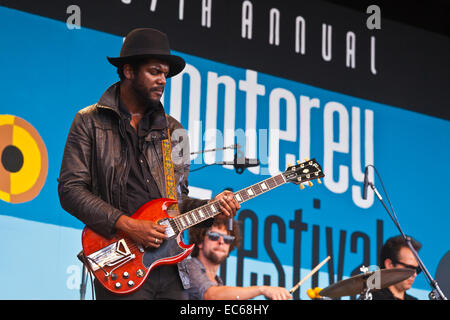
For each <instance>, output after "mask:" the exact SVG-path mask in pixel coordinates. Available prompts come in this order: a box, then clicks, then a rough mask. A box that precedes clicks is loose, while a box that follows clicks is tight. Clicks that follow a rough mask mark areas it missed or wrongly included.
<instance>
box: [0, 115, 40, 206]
mask: <svg viewBox="0 0 450 320" xmlns="http://www.w3.org/2000/svg"><path fill="white" fill-rule="evenodd" d="M47 171H48V156H47V149H46V147H45V144H44V142H43V141H42V138H41V136H40V135H39V133H38V132H37V131H36V129H35V128H34V127H33V126H32V125H31V124H29V123H28V122H27V121H25V120H23V119H22V118H19V117H16V116H12V115H0V199H1V200H3V201H6V202H10V203H22V202H27V201H30V200H32V199H34V198H35V197H36V196H37V195H38V194H39V192H40V191H41V189H42V187H43V186H44V183H45V180H46V178H47Z"/></svg>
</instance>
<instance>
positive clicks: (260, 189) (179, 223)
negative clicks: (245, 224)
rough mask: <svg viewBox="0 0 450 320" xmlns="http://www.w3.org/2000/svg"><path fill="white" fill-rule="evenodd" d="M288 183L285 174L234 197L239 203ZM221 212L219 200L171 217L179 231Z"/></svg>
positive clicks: (242, 191) (235, 194) (262, 182)
mask: <svg viewBox="0 0 450 320" xmlns="http://www.w3.org/2000/svg"><path fill="white" fill-rule="evenodd" d="M284 183H286V179H285V178H284V176H283V174H279V175H277V176H274V177H271V178H268V179H266V180H263V181H261V182H259V183H256V184H254V185H252V186H250V187H247V188H245V189H242V190H240V191H238V192H235V193H234V199H235V200H236V201H237V202H238V203H239V204H241V203H243V202H245V201H247V200H250V199H252V198H255V197H257V196H259V195H260V194H263V193H265V192H267V191H270V190H272V189H274V188H276V187H278V186H281V185H282V184H284ZM220 212H221V209H220V204H219V201H218V200H216V201H212V202H209V203H208V204H205V205H203V206H201V207H199V208H196V209H194V210H191V211H188V212H186V213H183V214H181V215H179V216H176V217H175V218H173V219H171V220H172V221H173V223H174V224H175V226H176V228H177V229H178V231H179V232H181V231H183V230H186V229H188V228H190V227H192V226H194V225H196V224H198V223H200V222H203V221H205V220H207V219H209V218H212V217H214V216H216V215H218V214H219V213H220Z"/></svg>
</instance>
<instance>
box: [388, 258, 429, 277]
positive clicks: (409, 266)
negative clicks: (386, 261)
mask: <svg viewBox="0 0 450 320" xmlns="http://www.w3.org/2000/svg"><path fill="white" fill-rule="evenodd" d="M392 262H393V263H394V264H400V265H402V266H404V267H405V268H408V269H413V270H415V271H416V274H419V273H421V272H422V269H421V268H420V266H417V267H416V266H412V265H410V264H406V263H403V262H400V261H394V260H393V261H392Z"/></svg>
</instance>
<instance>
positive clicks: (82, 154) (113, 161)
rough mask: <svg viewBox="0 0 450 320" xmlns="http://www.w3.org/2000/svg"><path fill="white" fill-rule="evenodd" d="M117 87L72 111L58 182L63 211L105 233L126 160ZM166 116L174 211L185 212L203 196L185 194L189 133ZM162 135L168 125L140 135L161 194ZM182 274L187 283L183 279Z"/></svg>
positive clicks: (119, 210)
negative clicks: (176, 204) (176, 208)
mask: <svg viewBox="0 0 450 320" xmlns="http://www.w3.org/2000/svg"><path fill="white" fill-rule="evenodd" d="M118 91H119V83H115V84H114V85H112V86H111V87H109V88H108V89H107V90H106V92H105V93H104V94H103V95H102V97H101V98H100V100H99V101H98V103H96V104H94V105H91V106H88V107H86V108H84V109H82V110H80V111H79V112H78V113H77V114H76V116H75V118H74V120H73V123H72V126H71V128H70V131H69V134H68V137H67V142H66V146H65V149H64V155H63V160H62V165H61V171H60V176H59V185H58V193H59V199H60V203H61V206H62V207H63V209H64V210H66V211H67V212H69V213H70V214H72V215H73V216H75V217H76V218H78V219H79V220H81V221H82V222H83V223H84V224H86V225H87V226H88V227H89V228H91V229H92V230H94V231H95V232H97V233H99V234H101V235H102V236H104V237H110V236H112V235H114V233H115V232H116V229H115V223H116V221H117V219H118V218H119V217H120V216H121V215H122V214H124V212H126V210H127V205H126V204H127V201H126V200H127V199H126V179H124V178H123V177H124V173H125V172H126V169H127V166H128V165H129V164H128V162H127V160H128V159H127V151H126V150H127V148H126V145H125V141H126V140H125V136H124V135H125V131H124V128H123V127H122V124H121V121H120V114H119V95H118ZM165 116H166V120H167V127H168V128H169V131H170V132H171V142H172V150H173V153H172V159H173V162H174V173H175V181H176V182H177V197H178V201H179V209H180V212H186V211H189V210H192V209H194V208H196V207H199V206H201V205H203V204H205V203H206V202H207V200H198V199H192V198H189V197H188V173H189V140H188V136H187V134H186V131H185V130H184V129H183V127H182V126H181V124H180V123H179V122H178V121H177V120H175V119H174V118H172V117H171V116H169V115H167V114H166V115H165ZM167 136H168V133H167V129H164V130H151V131H150V132H149V134H148V135H147V136H146V137H145V140H146V144H145V157H146V160H147V162H148V165H149V168H150V172H151V174H152V176H153V178H154V179H155V181H156V184H157V186H158V189H159V191H160V193H161V196H162V197H163V198H164V197H165V195H166V192H165V178H164V169H163V162H162V161H163V160H162V148H161V140H163V139H166V138H167ZM180 146H181V147H182V148H180ZM180 151H182V152H180ZM183 159H186V161H184V162H183V161H182V160H183ZM180 268H181V270H180V271H183V270H185V266H184V263H183V261H182V262H181V263H179V269H180ZM181 273H184V272H181ZM181 273H180V276H181V278H182V281H183V284H184V285H185V287H186V286H188V282H186V281H187V279H185V277H184V276H183V275H182V274H181Z"/></svg>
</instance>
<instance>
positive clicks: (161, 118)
mask: <svg viewBox="0 0 450 320" xmlns="http://www.w3.org/2000/svg"><path fill="white" fill-rule="evenodd" d="M97 107H99V108H104V109H109V110H112V111H114V112H115V113H116V114H117V115H118V116H119V117H121V113H120V82H116V83H114V84H113V85H111V86H110V87H109V88H108V89H106V91H105V92H104V93H103V95H102V96H101V97H100V100H98V102H97ZM151 115H152V119H148V120H147V121H150V122H149V124H148V125H149V126H150V127H151V128H152V129H156V130H162V131H163V133H162V138H163V139H165V138H167V118H166V113H165V111H164V107H163V105H162V103H161V102H160V103H159V106H158V107H157V109H156V110H155V112H151ZM147 138H148V139H149V140H150V135H148V137H147ZM152 138H153V139H154V137H152ZM146 140H147V139H146Z"/></svg>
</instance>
